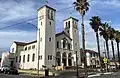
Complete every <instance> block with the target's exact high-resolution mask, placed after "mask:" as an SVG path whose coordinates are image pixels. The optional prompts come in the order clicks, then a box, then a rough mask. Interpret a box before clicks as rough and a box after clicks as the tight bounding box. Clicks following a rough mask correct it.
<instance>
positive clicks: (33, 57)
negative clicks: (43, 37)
mask: <svg viewBox="0 0 120 78" xmlns="http://www.w3.org/2000/svg"><path fill="white" fill-rule="evenodd" d="M32 61H35V54H34V53H33V55H32Z"/></svg>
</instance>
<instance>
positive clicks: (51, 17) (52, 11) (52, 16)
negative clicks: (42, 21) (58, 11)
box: [51, 11, 53, 20]
mask: <svg viewBox="0 0 120 78" xmlns="http://www.w3.org/2000/svg"><path fill="white" fill-rule="evenodd" d="M51 19H52V20H53V11H51Z"/></svg>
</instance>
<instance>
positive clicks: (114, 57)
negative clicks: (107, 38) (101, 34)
mask: <svg viewBox="0 0 120 78" xmlns="http://www.w3.org/2000/svg"><path fill="white" fill-rule="evenodd" d="M111 45H112V52H113V60H115V52H114V44H113V40H111Z"/></svg>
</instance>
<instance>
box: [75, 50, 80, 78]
mask: <svg viewBox="0 0 120 78" xmlns="http://www.w3.org/2000/svg"><path fill="white" fill-rule="evenodd" d="M76 70H77V72H76V76H77V78H79V74H78V57H77V51H76Z"/></svg>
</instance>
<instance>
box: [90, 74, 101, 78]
mask: <svg viewBox="0 0 120 78" xmlns="http://www.w3.org/2000/svg"><path fill="white" fill-rule="evenodd" d="M100 75H101V74H100V73H98V74H95V75H89V76H88V77H95V76H100Z"/></svg>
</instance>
